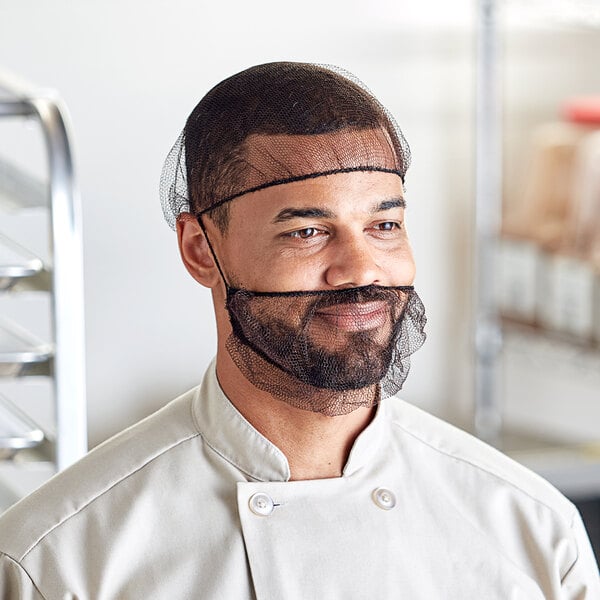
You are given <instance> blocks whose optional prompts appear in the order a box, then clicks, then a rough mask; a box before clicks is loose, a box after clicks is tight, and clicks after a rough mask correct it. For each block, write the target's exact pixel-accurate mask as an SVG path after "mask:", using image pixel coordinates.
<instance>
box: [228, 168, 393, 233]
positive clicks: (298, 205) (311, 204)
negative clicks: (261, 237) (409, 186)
mask: <svg viewBox="0 0 600 600" xmlns="http://www.w3.org/2000/svg"><path fill="white" fill-rule="evenodd" d="M403 193H404V190H403V187H402V180H401V179H400V177H399V176H398V175H396V174H395V173H384V172H380V171H356V172H351V173H335V174H332V175H324V176H320V177H315V178H313V179H305V180H302V181H295V182H291V183H285V184H282V185H276V186H272V187H268V188H265V189H262V190H259V191H256V192H252V193H249V194H245V195H244V196H241V197H239V198H236V199H235V200H233V201H232V202H231V208H230V228H231V227H238V228H242V229H248V228H249V227H256V226H257V225H258V224H261V225H274V224H276V223H277V222H279V221H280V220H278V216H279V215H281V214H282V213H283V212H285V211H288V210H298V211H300V210H306V209H313V208H314V209H319V210H320V211H322V212H325V213H328V214H330V215H331V216H332V218H336V219H345V218H354V217H359V218H362V217H363V216H368V215H371V214H372V213H373V212H375V211H376V210H377V209H378V207H380V206H381V204H382V203H385V202H387V201H390V200H402V199H403ZM395 204H398V203H395ZM379 209H380V208H379Z"/></svg>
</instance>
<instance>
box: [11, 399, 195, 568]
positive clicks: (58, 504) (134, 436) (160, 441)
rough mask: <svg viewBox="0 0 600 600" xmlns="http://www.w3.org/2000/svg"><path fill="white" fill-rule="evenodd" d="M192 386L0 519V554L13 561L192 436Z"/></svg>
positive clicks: (193, 428)
mask: <svg viewBox="0 0 600 600" xmlns="http://www.w3.org/2000/svg"><path fill="white" fill-rule="evenodd" d="M197 393H198V388H194V389H192V390H190V391H188V392H186V393H185V394H183V395H182V396H180V397H178V398H176V399H175V400H173V401H172V402H170V403H169V404H167V405H166V406H164V407H163V408H162V409H160V410H158V411H156V412H155V413H153V414H151V415H150V416H149V417H147V418H145V419H143V420H142V421H140V422H138V423H136V424H135V425H132V426H131V427H129V428H127V429H125V430H124V431H122V432H120V433H118V434H117V435H115V436H114V437H112V438H110V439H108V440H106V441H105V442H103V443H102V444H100V445H98V446H97V447H96V448H94V449H93V450H91V451H90V452H89V453H88V454H86V455H85V456H84V457H83V458H82V459H81V460H79V461H78V462H76V463H75V464H73V465H72V466H70V467H69V468H67V469H65V470H64V471H62V472H60V473H59V474H57V475H55V476H54V477H52V478H51V479H50V480H48V481H47V482H46V483H45V484H44V485H42V486H41V487H40V488H39V489H37V490H36V491H35V492H33V493H32V494H30V495H29V496H27V497H26V498H23V499H22V500H21V501H19V502H17V504H15V505H14V506H12V507H11V508H10V509H9V510H7V511H6V512H5V513H4V514H3V515H2V516H1V517H0V552H2V553H5V554H7V555H8V556H11V557H12V558H13V559H14V560H16V561H19V560H21V558H22V557H23V556H25V555H26V554H27V553H28V552H29V550H30V549H31V548H32V547H33V546H34V545H36V544H37V543H38V542H39V541H40V540H42V539H43V538H44V537H45V536H46V535H47V534H48V533H49V532H50V531H53V530H54V529H55V528H56V527H59V526H60V525H61V524H62V523H64V522H66V521H68V520H69V519H70V518H71V517H72V516H73V515H75V514H77V513H79V512H80V511H82V510H85V508H86V507H88V506H89V505H91V504H92V503H93V502H94V500H96V499H97V498H99V497H100V496H103V495H104V494H106V493H107V492H109V491H110V490H112V489H114V488H115V487H116V486H118V485H119V484H120V483H121V482H123V481H125V480H126V479H127V478H128V477H129V476H130V475H132V474H133V473H137V472H139V471H140V470H142V469H144V468H146V467H147V466H148V465H150V464H152V462H153V461H154V460H155V459H156V458H158V457H159V456H162V455H164V454H165V453H167V452H169V451H171V450H173V449H175V448H177V447H178V446H180V445H181V444H182V443H185V442H187V441H188V440H191V439H193V438H195V437H197V436H199V435H200V434H199V432H198V431H197V429H196V426H195V421H194V419H193V416H192V401H193V398H194V397H195V395H196V394H197Z"/></svg>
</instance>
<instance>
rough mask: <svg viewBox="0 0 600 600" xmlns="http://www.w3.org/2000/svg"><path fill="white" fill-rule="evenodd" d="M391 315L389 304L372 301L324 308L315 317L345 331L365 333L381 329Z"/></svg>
mask: <svg viewBox="0 0 600 600" xmlns="http://www.w3.org/2000/svg"><path fill="white" fill-rule="evenodd" d="M388 315H389V306H388V303H387V302H383V301H372V302H360V303H352V304H337V305H335V306H329V307H327V308H323V309H321V310H319V311H317V313H316V314H315V317H318V318H320V319H321V320H323V321H325V322H327V323H328V324H329V325H331V326H333V327H335V328H336V329H341V330H343V331H363V330H366V329H375V328H376V327H381V326H382V325H383V324H384V323H385V322H386V320H387V317H388Z"/></svg>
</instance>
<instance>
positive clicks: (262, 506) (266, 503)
mask: <svg viewBox="0 0 600 600" xmlns="http://www.w3.org/2000/svg"><path fill="white" fill-rule="evenodd" d="M248 506H249V507H250V510H251V511H252V512H253V513H254V514H255V515H258V516H259V517H268V516H269V515H270V514H271V513H272V512H273V508H274V507H275V504H274V502H273V500H272V499H271V497H270V496H267V494H263V493H262V492H259V493H257V494H253V495H252V496H250V500H248Z"/></svg>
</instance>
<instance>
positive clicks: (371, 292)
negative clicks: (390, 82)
mask: <svg viewBox="0 0 600 600" xmlns="http://www.w3.org/2000/svg"><path fill="white" fill-rule="evenodd" d="M409 164H410V151H409V148H408V144H407V143H406V140H405V139H404V136H403V135H402V132H401V131H400V128H399V127H398V125H397V124H396V122H395V121H394V118H393V117H392V115H391V114H390V113H389V112H388V111H387V110H386V109H385V108H384V107H383V106H382V105H381V103H380V102H379V101H378V100H377V99H376V98H375V97H374V96H373V95H372V94H371V92H370V91H369V90H368V89H367V88H366V87H365V86H364V84H362V83H361V82H360V81H358V80H357V79H356V78H355V77H354V76H353V75H351V74H350V73H347V72H345V71H343V70H342V69H338V68H337V67H330V66H320V65H314V64H304V63H289V62H282V63H269V64H265V65H259V66H256V67H252V68H250V69H247V70H246V71H242V72H241V73H238V74H237V75H234V76H232V77H230V78H228V79H226V80H224V81H222V82H221V83H219V84H218V85H217V86H215V87H214V88H213V89H212V90H210V91H209V92H208V94H206V96H204V98H203V99H202V100H201V101H200V102H199V103H198V105H197V106H196V107H195V108H194V110H193V111H192V113H191V114H190V116H189V117H188V119H187V121H186V124H185V127H184V129H183V132H182V133H181V134H180V136H179V137H178V139H177V141H176V142H175V145H174V146H173V148H172V149H171V151H170V153H169V155H168V156H167V159H166V161H165V165H164V167H163V171H162V175H161V181H160V191H161V203H162V208H163V214H164V216H165V219H166V221H167V223H168V224H169V225H170V226H171V228H173V229H174V228H175V223H176V221H177V217H178V216H179V215H180V214H181V213H183V212H186V213H191V214H193V215H195V216H196V217H197V218H198V221H199V223H200V226H201V227H202V229H203V231H204V234H205V236H206V239H207V242H208V245H209V247H210V250H211V252H212V254H213V257H214V259H215V262H216V265H217V268H218V269H219V272H220V274H221V277H222V278H223V281H224V283H225V287H226V290H227V301H226V308H227V311H228V314H229V318H230V322H231V325H232V329H233V333H232V335H231V336H230V338H229V340H228V341H227V350H228V352H229V354H230V356H231V357H232V359H233V361H234V362H235V364H236V365H237V367H238V368H239V369H240V371H241V372H242V374H243V375H244V376H245V377H246V378H247V379H248V380H249V381H250V382H251V383H252V384H253V385H255V386H256V387H257V388H258V389H261V390H264V391H266V392H268V393H270V394H271V395H273V396H274V397H276V398H278V399H281V400H284V401H286V402H288V403H289V404H291V405H292V406H295V407H298V408H302V409H307V410H312V411H316V412H320V413H323V414H326V415H339V414H345V413H348V412H351V411H353V410H354V409H356V408H357V407H359V406H370V405H373V404H374V403H376V402H377V401H378V400H379V399H381V398H382V397H387V396H391V395H393V394H395V393H396V392H397V391H398V390H399V389H400V388H401V387H402V384H403V382H404V380H405V379H406V376H407V374H408V369H409V364H410V363H409V356H410V354H412V353H413V352H414V351H415V350H417V349H418V348H419V347H420V346H421V345H422V343H423V341H424V339H425V334H424V333H423V328H424V325H425V321H426V319H425V314H424V309H423V305H422V304H421V301H420V300H419V297H418V296H417V294H416V293H415V292H414V290H413V288H412V287H382V286H366V287H361V288H352V289H341V290H340V289H336V290H319V291H298V292H272V293H266V292H254V291H249V290H245V289H243V288H239V287H236V288H234V287H231V286H230V285H229V284H228V280H227V278H226V277H225V274H224V272H223V270H222V268H221V265H220V264H219V261H218V257H217V256H216V254H215V252H214V249H213V246H212V245H211V242H210V239H209V237H208V235H207V232H206V228H205V226H204V221H203V219H204V218H207V217H208V218H210V219H211V220H212V221H213V222H214V223H215V224H216V225H217V227H218V228H219V229H220V231H221V233H223V234H226V231H227V224H228V209H229V206H230V202H231V201H233V200H235V201H237V202H251V201H252V196H250V195H249V194H250V193H251V192H256V191H259V190H261V189H264V188H267V187H270V186H275V185H284V184H286V183H291V182H294V181H300V180H303V179H309V178H313V177H321V176H326V175H330V174H334V173H348V172H354V171H381V172H386V173H394V174H396V175H398V176H399V177H400V178H401V179H402V181H404V176H405V173H406V170H407V168H408V166H409ZM241 196H244V198H240V197H241ZM240 252H243V248H240ZM225 267H226V265H225ZM377 384H380V385H377Z"/></svg>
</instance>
